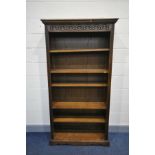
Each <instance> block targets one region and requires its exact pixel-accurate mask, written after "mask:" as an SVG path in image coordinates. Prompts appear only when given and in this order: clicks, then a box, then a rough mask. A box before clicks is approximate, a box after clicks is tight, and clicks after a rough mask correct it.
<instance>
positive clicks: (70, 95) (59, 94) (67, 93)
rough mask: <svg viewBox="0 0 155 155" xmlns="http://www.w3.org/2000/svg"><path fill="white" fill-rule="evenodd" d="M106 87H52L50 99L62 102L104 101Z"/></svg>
mask: <svg viewBox="0 0 155 155" xmlns="http://www.w3.org/2000/svg"><path fill="white" fill-rule="evenodd" d="M106 92H107V88H104V87H103V88H102V87H89V88H88V87H82V88H80V87H61V88H52V94H53V96H52V100H53V101H57V102H58V101H62V102H69V101H70V102H90V101H92V102H100V101H106Z"/></svg>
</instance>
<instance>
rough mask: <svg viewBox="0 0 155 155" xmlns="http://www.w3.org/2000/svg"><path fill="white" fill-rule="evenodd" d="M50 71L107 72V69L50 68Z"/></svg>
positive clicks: (76, 72) (75, 72)
mask: <svg viewBox="0 0 155 155" xmlns="http://www.w3.org/2000/svg"><path fill="white" fill-rule="evenodd" d="M50 73H52V74H53V73H57V74H58V73H66V74H68V73H74V74H81V73H87V74H89V73H90V74H91V73H108V70H107V69H52V70H51V71H50Z"/></svg>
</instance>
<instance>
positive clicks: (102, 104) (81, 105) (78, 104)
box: [52, 102, 106, 109]
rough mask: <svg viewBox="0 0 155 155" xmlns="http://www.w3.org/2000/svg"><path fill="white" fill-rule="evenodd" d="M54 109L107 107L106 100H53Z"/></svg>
mask: <svg viewBox="0 0 155 155" xmlns="http://www.w3.org/2000/svg"><path fill="white" fill-rule="evenodd" d="M52 108H53V109H106V104H105V102H53V106H52Z"/></svg>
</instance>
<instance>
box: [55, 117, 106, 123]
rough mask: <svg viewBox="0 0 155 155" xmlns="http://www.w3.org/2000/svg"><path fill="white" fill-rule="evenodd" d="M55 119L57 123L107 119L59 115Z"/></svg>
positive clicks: (102, 121) (102, 119) (103, 121)
mask: <svg viewBox="0 0 155 155" xmlns="http://www.w3.org/2000/svg"><path fill="white" fill-rule="evenodd" d="M53 121H54V122H55V123H105V122H106V120H105V119H104V118H100V117H99V118H97V117H95V118H92V117H88V118H87V117H82V118H80V117H79V118H78V117H58V118H54V119H53Z"/></svg>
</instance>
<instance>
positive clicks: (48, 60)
mask: <svg viewBox="0 0 155 155" xmlns="http://www.w3.org/2000/svg"><path fill="white" fill-rule="evenodd" d="M45 39H46V57H47V76H48V93H49V113H50V140H52V139H53V132H54V125H53V111H52V109H51V106H52V88H51V86H50V84H51V82H52V81H51V74H50V68H51V61H50V53H49V52H48V51H49V50H50V38H49V32H48V29H47V25H45ZM51 142H52V141H51Z"/></svg>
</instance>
